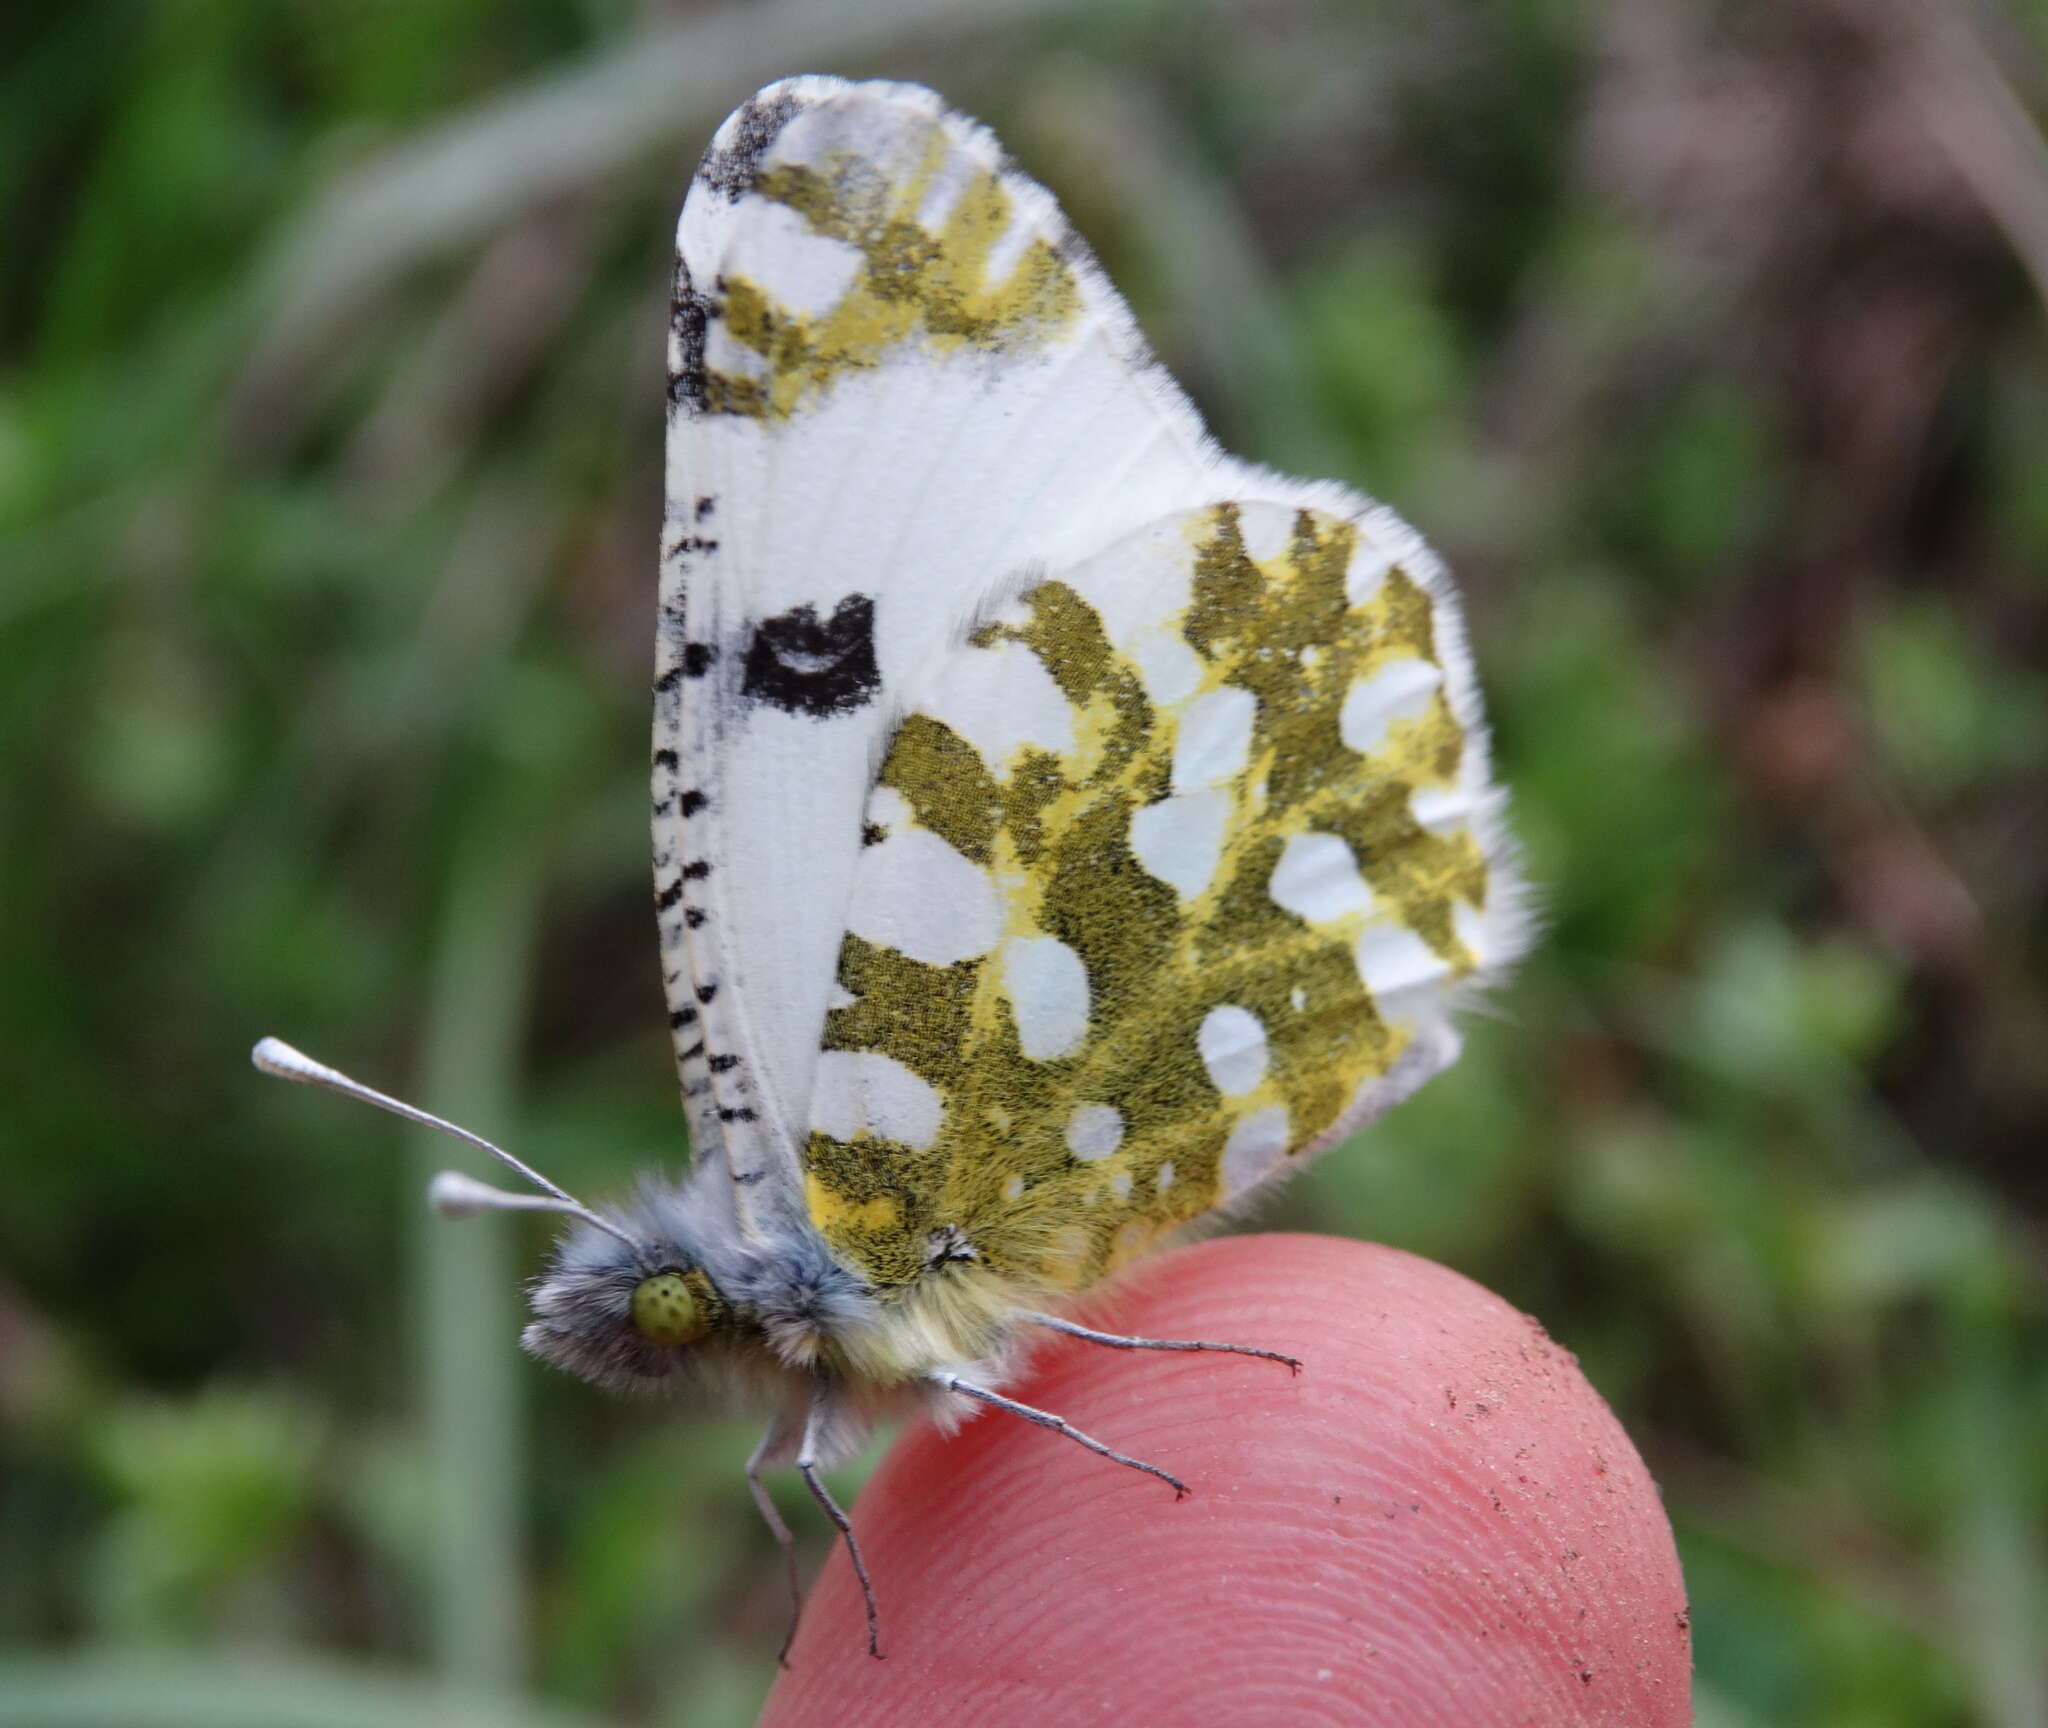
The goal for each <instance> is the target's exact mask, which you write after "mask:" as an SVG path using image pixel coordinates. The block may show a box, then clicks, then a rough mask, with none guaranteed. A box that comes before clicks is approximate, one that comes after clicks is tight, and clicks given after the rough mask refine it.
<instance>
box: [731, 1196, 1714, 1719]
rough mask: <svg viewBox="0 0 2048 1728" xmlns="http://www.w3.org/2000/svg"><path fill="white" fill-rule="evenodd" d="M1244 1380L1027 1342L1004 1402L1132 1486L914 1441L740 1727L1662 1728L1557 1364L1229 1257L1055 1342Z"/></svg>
mask: <svg viewBox="0 0 2048 1728" xmlns="http://www.w3.org/2000/svg"><path fill="white" fill-rule="evenodd" d="M1076 1318H1078V1319H1080V1320H1083V1321H1085V1322H1086V1323H1088V1324H1091V1325H1094V1326H1097V1327H1099V1328H1101V1329H1103V1330H1113V1331H1118V1332H1129V1333H1136V1334H1139V1335H1143V1336H1148V1337H1154V1338H1212V1339H1221V1340H1225V1341H1228V1342H1231V1343H1245V1344H1259V1345H1264V1346H1266V1347H1268V1348H1272V1349H1278V1350H1282V1351H1285V1352H1287V1353H1289V1354H1291V1355H1295V1356H1299V1357H1300V1358H1301V1359H1302V1361H1303V1363H1304V1365H1305V1366H1304V1368H1303V1371H1302V1373H1301V1375H1300V1376H1299V1378H1296V1377H1293V1376H1290V1374H1289V1373H1288V1371H1287V1370H1286V1368H1284V1367H1282V1366H1280V1365H1278V1364H1275V1363H1270V1362H1260V1361H1255V1360H1249V1359H1246V1358H1242V1357H1232V1356H1209V1355H1196V1356H1190V1355H1165V1354H1160V1353H1148V1354H1142V1355H1141V1354H1134V1353H1131V1352H1128V1351H1118V1350H1108V1349H1103V1348H1101V1347H1100V1346H1096V1345H1091V1344H1085V1343H1081V1342H1079V1341H1075V1340H1071V1339H1056V1340H1049V1341H1048V1343H1047V1344H1046V1346H1045V1347H1044V1349H1043V1350H1042V1351H1041V1352H1040V1353H1039V1355H1038V1356H1037V1358H1036V1359H1035V1361H1034V1364H1033V1366H1032V1368H1031V1370H1030V1371H1029V1372H1028V1373H1027V1374H1026V1375H1024V1376H1023V1377H1022V1378H1021V1379H1020V1380H1019V1381H1018V1382H1017V1383H1015V1384H1013V1385H1010V1386H1008V1387H1006V1388H1005V1390H1006V1391H1007V1392H1009V1393H1010V1395H1011V1396H1013V1397H1016V1398H1020V1399H1022V1400H1023V1401H1025V1402H1026V1403H1030V1404H1036V1405H1037V1406H1039V1407H1040V1408H1041V1409H1047V1410H1055V1411H1057V1412H1059V1413H1060V1414H1061V1415H1063V1416H1065V1417H1066V1418H1067V1419H1068V1420H1069V1421H1070V1422H1072V1423H1074V1425H1075V1426H1076V1427H1078V1428H1080V1429H1082V1430H1083V1431H1084V1432H1085V1433H1089V1434H1092V1435H1095V1436H1096V1437H1098V1438H1100V1439H1102V1440H1105V1441H1107V1442H1109V1443H1110V1444H1111V1445H1114V1446H1116V1447H1117V1448H1118V1449H1119V1450H1122V1451H1126V1452H1130V1453H1132V1454H1134V1455H1135V1456H1137V1457H1140V1458H1144V1459H1146V1460H1148V1461H1149V1462H1152V1463H1156V1464H1159V1465H1161V1466H1163V1467H1164V1468H1166V1469H1168V1470H1170V1471H1172V1472H1173V1473H1174V1474H1175V1475H1177V1476H1179V1477H1181V1478H1182V1479H1183V1480H1185V1481H1186V1482H1187V1484H1188V1485H1189V1488H1190V1489H1191V1490H1192V1492H1191V1494H1190V1496H1189V1497H1188V1498H1187V1499H1186V1500H1184V1501H1180V1502H1178V1503H1176V1501H1175V1499H1174V1496H1173V1491H1172V1490H1171V1489H1170V1488H1168V1487H1167V1486H1166V1485H1165V1484H1163V1483H1160V1482H1157V1481H1153V1480H1151V1479H1150V1478H1147V1477H1144V1476H1141V1475H1138V1474H1137V1473H1136V1472H1134V1471H1131V1470H1127V1469H1124V1468H1122V1467H1121V1466H1119V1465H1116V1464H1113V1463H1111V1462H1109V1461H1107V1460H1105V1459H1102V1458H1097V1457H1093V1456H1091V1455H1090V1454H1089V1453H1087V1452H1085V1451H1083V1450H1082V1449H1081V1448H1080V1447H1078V1446H1076V1445H1074V1444H1073V1443H1072V1442H1071V1441H1069V1440H1066V1439H1063V1438H1062V1437H1060V1436H1059V1435H1056V1434H1050V1433H1047V1432H1045V1431H1044V1430H1042V1429H1039V1428H1035V1427H1033V1426H1031V1425H1030V1424H1028V1423H1025V1422H1022V1421H1019V1420H1018V1419H1016V1418H1015V1417H1011V1416H1006V1415H1004V1414H1003V1413H1002V1412H1000V1411H993V1410H992V1411H989V1412H987V1413H986V1414H984V1415H982V1416H979V1417H977V1418H976V1419H975V1420H973V1421H971V1422H969V1423H968V1424H967V1425H966V1426H965V1427H964V1428H963V1429H962V1430H961V1431H960V1432H959V1433H958V1434H957V1435H955V1436H953V1437H952V1438H951V1439H944V1438H941V1437H940V1436H939V1435H938V1434H937V1433H935V1432H934V1431H933V1430H932V1429H931V1428H930V1427H929V1426H928V1425H925V1424H919V1425H917V1426H916V1427H914V1428H912V1429H911V1430H910V1431H909V1432H908V1433H906V1434H905V1435H904V1437H903V1438H902V1440H900V1441H899V1442H898V1443H897V1445H896V1446H895V1448H894V1449H893V1450H892V1451H891V1452H890V1453H889V1455H888V1457H887V1458H886V1459H885V1460H884V1462H883V1464H882V1467H881V1469H880V1470H879V1471H878V1472H877V1473H876V1475H875V1477H874V1479H873V1481H872V1482H870V1484H869V1485H868V1488H867V1490H866V1492H865V1493H863V1494H862V1495H861V1498H860V1502H859V1505H858V1506H857V1507H856V1508H855V1510H854V1514H853V1520H854V1525H855V1528H856V1529H857V1530H858V1531H859V1532H860V1534H861V1537H862V1541H863V1544H864V1546H865V1550H866V1553H867V1559H868V1565H869V1568H870V1570H871V1572H872V1573H873V1576H874V1580H875V1588H876V1590H877V1592H878V1594H879V1595H880V1598H881V1605H882V1648H883V1653H884V1657H885V1659H884V1660H883V1661H880V1662H877V1661H874V1660H873V1659H871V1658H870V1657H869V1656H868V1654H867V1651H866V1647H865V1642H864V1632H863V1621H862V1617H861V1605H860V1592H859V1590H858V1588H857V1587H856V1585H855V1583H854V1578H853V1571H852V1568H851V1567H850V1566H849V1565H848V1564H847V1562H846V1556H845V1554H844V1552H843V1551H835V1552H834V1553H833V1555H832V1557H831V1559H830V1561H829V1562H828V1563H827V1565H826V1566H825V1568H824V1572H823V1575H822V1576H821V1578H820V1580H819V1582H818V1585H817V1587H816V1589H815V1592H814V1594H813V1597H812V1600H811V1603H810V1605H809V1607H808V1609H807V1610H806V1612H805V1615H804V1621H803V1626H802V1628H801V1630H800V1631H799V1633H798V1636H797V1640H796V1644H795V1647H794V1648H793V1649H792V1650H791V1652H790V1667H789V1669H788V1671H787V1672H785V1673H784V1674H783V1675H782V1676H781V1677H780V1679H779V1681H778V1682H777V1684H776V1687H775V1690H774V1692H773V1694H772V1695H771V1697H770V1698H769V1701H768V1707H767V1710H766V1713H765V1714H764V1715H763V1717H762V1722H763V1723H764V1724H768V1725H773V1728H790V1725H793V1724H805V1723H820V1724H822V1723H832V1724H835V1725H840V1728H854V1725H857V1724H863V1723H875V1724H885V1723H886V1724H892V1725H894V1724H902V1723H908V1722H944V1723H947V1724H948V1725H949V1728H967V1725H969V1724H972V1725H974V1728H990V1725H997V1724H1007V1723H1018V1724H1023V1723H1030V1724H1033V1725H1034V1728H1036V1725H1040V1724H1045V1723H1053V1722H1057V1723H1062V1724H1064V1723H1070V1722H1096V1721H1102V1722H1118V1723H1129V1724H1143V1725H1144V1728H1176V1725H1178V1724H1182V1723H1186V1724H1202V1725H1203V1728H1208V1725H1210V1724H1214V1723H1217V1722H1231V1723H1259V1724H1263V1723H1275V1724H1279V1723H1287V1724H1293V1723H1337V1722H1344V1723H1367V1724H1380V1723H1385V1724H1400V1725H1402V1728H1430V1725H1433V1724H1439V1723H1442V1724H1456V1725H1457V1728H1493V1725H1496V1724H1497V1725H1500V1728H1507V1725H1508V1724H1516V1725H1518V1728H1521V1725H1528V1724H1543V1725H1546V1728H1550V1725H1557V1724H1580V1723H1588V1724H1590V1723H1613V1724H1617V1725H1620V1724H1626V1725H1627V1728H1665V1725H1670V1728H1681V1725H1683V1724H1685V1723H1688V1722H1690V1721H1691V1719H1692V1718H1691V1711H1690V1705H1689V1700H1688V1691H1689V1681H1690V1676H1691V1645H1690V1639H1689V1635H1688V1632H1687V1619H1686V1606H1685V1586H1684V1582H1683V1580H1682V1579H1681V1578H1680V1576H1679V1570H1678V1556H1677V1553H1676V1551H1675V1549H1674V1548H1673V1546H1672V1540H1671V1526H1670V1524H1669V1523H1668V1522H1667V1520H1666V1519H1665V1516H1664V1511H1663V1508H1662V1506H1661V1505H1660V1504H1659V1502H1658V1497H1657V1490H1656V1486H1655V1484H1654V1483H1652V1481H1651V1480H1650V1475H1649V1472H1648V1471H1647V1470H1645V1469H1644V1467H1643V1462H1642V1460H1641V1459H1640V1458H1639V1457H1637V1455H1636V1451H1635V1448H1634V1447H1633V1446H1632V1445H1630V1444H1629V1440H1628V1436H1627V1435H1626V1434H1624V1433H1623V1432H1622V1429H1621V1425H1620V1423H1618V1422H1617V1421H1616V1420H1615V1418H1614V1414H1613V1412H1612V1411H1611V1410H1609V1409H1608V1408H1607V1405H1606V1404H1605V1403H1604V1402H1603V1401H1602V1399H1601V1397H1600V1395H1599V1394H1598V1393H1597V1392H1595V1391H1594V1390H1593V1388H1592V1387H1591V1386H1590V1385H1588V1384H1587V1382H1586V1380H1585V1378H1584V1377H1583V1376H1582V1375H1581V1374H1580V1372H1579V1369H1578V1364H1577V1363H1576V1361H1575V1360H1574V1359H1573V1358H1572V1357H1571V1355H1570V1354H1569V1353H1567V1352H1566V1351H1565V1350H1563V1349H1561V1348H1560V1347H1559V1346H1557V1345H1556V1344H1554V1343H1552V1342H1551V1340H1550V1339H1549V1338H1548V1337H1547V1336H1545V1334H1544V1332H1543V1330H1542V1328H1541V1327H1540V1326H1538V1325H1537V1324H1536V1322H1535V1321H1533V1320H1531V1319H1530V1318H1529V1317H1528V1316H1527V1315H1524V1314H1520V1313H1517V1312H1516V1311H1515V1310H1514V1309H1513V1308H1510V1307H1509V1306H1508V1305H1507V1304H1506V1303H1505V1302H1503V1301H1501V1300H1500V1298H1499V1297H1497V1296H1495V1295H1493V1294H1491V1293H1490V1292H1489V1291H1486V1290H1483V1289H1481V1288H1480V1287H1479V1286H1478V1285H1476V1284H1474V1283H1472V1282H1470V1281H1469V1280H1468V1279H1465V1278H1462V1277H1460V1276H1459V1275H1458V1274H1457V1273H1455V1272H1451V1271H1447V1270H1446V1269H1445V1268H1443V1267H1441V1266H1437V1265H1433V1264H1432V1263H1430V1262H1429V1261H1426V1260H1418V1259H1416V1258H1415V1257H1414V1256H1412V1255H1408V1254H1402V1253H1398V1252H1396V1251H1394V1250H1393V1249H1389V1248H1377V1247H1372V1246H1370V1245H1366V1244H1362V1243H1358V1242H1345V1241H1338V1240H1336V1239H1334V1238H1330V1237H1322V1236H1248V1237H1236V1238H1231V1239H1228V1240H1222V1241H1215V1242H1208V1243H1203V1244H1200V1245H1198V1246H1195V1247H1191V1248H1183V1249H1180V1250H1178V1251H1176V1252H1174V1253H1171V1254H1167V1255H1164V1256H1162V1257H1161V1258H1160V1259H1159V1260H1157V1261H1154V1262H1151V1263H1149V1264H1147V1265H1145V1266H1144V1267H1143V1268H1142V1269H1141V1270H1139V1271H1138V1272H1136V1273H1135V1274H1133V1276H1131V1277H1130V1278H1129V1279H1127V1280H1125V1281H1123V1282H1122V1283H1120V1284H1119V1285H1118V1286H1117V1287H1116V1289H1115V1290H1114V1291H1112V1292H1110V1293H1108V1294H1107V1295H1106V1296H1105V1297H1104V1298H1102V1299H1101V1300H1098V1301H1096V1302H1094V1303H1092V1304H1091V1305H1090V1306H1089V1308H1088V1309H1087V1310H1085V1311H1084V1312H1083V1313H1081V1314H1079V1315H1077V1316H1076Z"/></svg>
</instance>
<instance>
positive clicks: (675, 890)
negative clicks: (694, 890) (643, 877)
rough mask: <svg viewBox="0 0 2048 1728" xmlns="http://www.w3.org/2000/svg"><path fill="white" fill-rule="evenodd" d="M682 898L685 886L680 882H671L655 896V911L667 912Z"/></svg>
mask: <svg viewBox="0 0 2048 1728" xmlns="http://www.w3.org/2000/svg"><path fill="white" fill-rule="evenodd" d="M682 897H683V885H682V884H681V883H680V882H671V883H670V884H669V885H668V886H667V887H666V888H664V889H663V890H662V891H661V892H660V893H659V894H657V895H655V897H654V909H655V911H657V912H666V911H667V910H668V909H669V908H670V907H671V906H673V905H674V904H675V903H676V902H677V901H678V900H680V899H681V898H682Z"/></svg>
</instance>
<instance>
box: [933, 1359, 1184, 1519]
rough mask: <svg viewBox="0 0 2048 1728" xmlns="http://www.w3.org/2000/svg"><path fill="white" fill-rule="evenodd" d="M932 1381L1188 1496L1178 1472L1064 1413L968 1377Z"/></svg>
mask: <svg viewBox="0 0 2048 1728" xmlns="http://www.w3.org/2000/svg"><path fill="white" fill-rule="evenodd" d="M932 1384H933V1385H935V1386H943V1387H944V1388H945V1389H946V1390H947V1391H948V1392H959V1393H961V1394H963V1395H965V1396H966V1397H969V1398H978V1399H979V1400H980V1401H981V1402H982V1403H984V1404H993V1405H994V1406H995V1407H996V1408H997V1409H998V1410H1007V1411H1009V1413H1010V1414H1011V1415H1012V1416H1021V1417H1023V1418H1024V1420H1025V1421H1027V1422H1036V1423H1037V1424H1038V1425H1039V1427H1041V1428H1050V1429H1051V1430H1052V1431H1053V1432H1054V1433H1055V1434H1064V1435H1065V1436H1066V1437H1067V1438H1068V1439H1069V1440H1078V1441H1079V1442H1080V1443H1081V1444H1082V1445H1083V1446H1085V1447H1087V1448H1088V1450H1089V1451H1091V1452H1095V1453H1099V1454H1100V1455H1101V1456H1102V1457H1104V1458H1109V1459H1113V1460H1114V1461H1115V1462H1116V1463H1118V1464H1127V1465H1129V1466H1130V1467H1131V1468H1132V1469H1133V1470H1142V1471H1144V1472H1145V1474H1146V1475H1147V1476H1157V1477H1158V1478H1159V1480H1160V1481H1162V1482H1164V1483H1165V1484H1166V1485H1167V1486H1168V1487H1169V1488H1171V1489H1172V1490H1173V1497H1174V1498H1175V1499H1176V1500H1184V1499H1186V1498H1187V1492H1188V1485H1187V1484H1186V1483H1185V1482H1183V1481H1182V1480H1181V1479H1180V1478H1179V1477H1178V1476H1172V1475H1169V1474H1168V1473H1167V1472H1166V1471H1164V1470H1162V1469H1160V1468H1159V1466H1158V1465H1157V1464H1147V1463H1146V1462H1145V1461H1144V1459H1142V1458H1133V1457H1130V1456H1129V1455H1128V1454H1126V1453H1123V1452H1119V1451H1117V1449H1116V1448H1115V1447H1113V1446H1105V1445H1103V1443H1102V1442H1101V1441H1100V1440H1097V1439H1095V1438H1093V1437H1092V1436H1091V1435H1087V1434H1083V1433H1082V1432H1081V1430H1080V1429H1078V1428H1076V1427H1075V1426H1074V1425H1073V1424H1072V1423H1071V1422H1069V1421H1067V1420H1066V1419H1065V1418H1064V1417H1060V1416H1055V1415H1054V1414H1053V1413H1052V1412H1051V1411H1050V1410H1036V1409H1033V1408H1032V1407H1031V1406H1030V1405H1029V1404H1020V1403H1018V1402H1017V1400H1016V1399H1014V1398H1005V1397H1004V1396H1003V1395H1002V1394H1001V1393H1000V1392H991V1391H990V1390H989V1389H988V1388H987V1387H986V1386H977V1385H975V1384H974V1383H973V1382H972V1381H971V1380H962V1379H960V1378H959V1377H958V1376H957V1375H953V1374H934V1375H933V1376H932Z"/></svg>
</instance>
